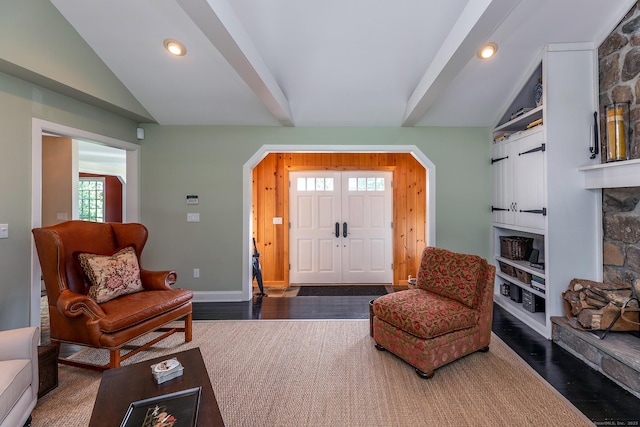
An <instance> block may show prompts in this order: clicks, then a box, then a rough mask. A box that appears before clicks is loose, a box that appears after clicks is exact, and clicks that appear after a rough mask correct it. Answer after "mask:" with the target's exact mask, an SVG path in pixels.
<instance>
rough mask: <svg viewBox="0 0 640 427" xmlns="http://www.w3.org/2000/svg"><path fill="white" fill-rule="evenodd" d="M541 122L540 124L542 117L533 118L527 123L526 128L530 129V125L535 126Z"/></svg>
mask: <svg viewBox="0 0 640 427" xmlns="http://www.w3.org/2000/svg"><path fill="white" fill-rule="evenodd" d="M541 124H542V119H538V120H534V121H532V122H531V123H529V124H528V125H527V129H531V128H532V127H535V126H538V125H541Z"/></svg>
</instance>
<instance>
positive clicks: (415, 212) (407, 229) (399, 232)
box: [252, 153, 427, 286]
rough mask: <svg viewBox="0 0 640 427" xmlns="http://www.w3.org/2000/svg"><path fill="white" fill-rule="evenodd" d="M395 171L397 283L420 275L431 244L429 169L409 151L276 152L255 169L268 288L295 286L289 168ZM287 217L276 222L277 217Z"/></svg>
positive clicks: (256, 232) (257, 231)
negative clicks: (428, 235)
mask: <svg viewBox="0 0 640 427" xmlns="http://www.w3.org/2000/svg"><path fill="white" fill-rule="evenodd" d="M291 170H391V171H393V224H394V228H393V258H394V259H393V262H394V272H393V283H394V284H396V285H398V284H406V282H407V277H408V276H409V275H411V276H416V275H417V272H418V271H417V270H418V266H419V263H420V256H421V254H422V250H423V249H424V247H425V245H426V241H427V240H426V194H427V192H426V188H427V173H426V170H425V168H424V167H423V166H422V165H421V164H420V163H418V161H417V160H416V159H415V158H414V157H413V156H411V155H410V154H406V153H379V154H378V153H271V154H269V155H267V156H266V157H265V158H264V160H263V161H262V162H261V163H260V164H259V165H258V166H256V167H255V168H254V170H253V200H252V203H253V206H252V208H253V212H252V218H253V237H254V238H255V239H256V243H257V246H258V252H260V255H261V256H260V265H261V267H262V274H263V280H264V284H265V286H288V284H289V229H288V223H289V211H288V201H289V184H288V179H289V171H291ZM274 217H280V218H282V222H283V223H282V225H274V224H273V218H274Z"/></svg>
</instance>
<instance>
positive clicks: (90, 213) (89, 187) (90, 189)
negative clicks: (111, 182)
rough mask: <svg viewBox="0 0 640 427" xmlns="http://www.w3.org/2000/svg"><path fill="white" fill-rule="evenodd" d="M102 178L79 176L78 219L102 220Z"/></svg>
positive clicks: (103, 190)
mask: <svg viewBox="0 0 640 427" xmlns="http://www.w3.org/2000/svg"><path fill="white" fill-rule="evenodd" d="M104 192H105V185H104V178H103V177H95V178H80V180H79V181H78V219H81V220H85V221H93V222H104Z"/></svg>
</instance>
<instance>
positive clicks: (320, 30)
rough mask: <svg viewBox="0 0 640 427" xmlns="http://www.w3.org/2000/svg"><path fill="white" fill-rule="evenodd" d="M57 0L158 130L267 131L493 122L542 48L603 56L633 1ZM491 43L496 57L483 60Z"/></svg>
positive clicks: (463, 124)
mask: <svg viewBox="0 0 640 427" xmlns="http://www.w3.org/2000/svg"><path fill="white" fill-rule="evenodd" d="M51 2H52V3H53V4H54V5H55V7H56V8H57V9H58V10H59V11H60V12H61V13H62V15H63V16H64V17H65V18H66V19H67V20H68V21H69V22H70V23H71V25H73V27H74V28H75V29H76V30H77V31H78V33H79V34H80V35H81V36H82V37H83V38H84V39H85V40H86V42H87V43H88V44H89V46H91V48H92V49H93V50H94V51H95V52H96V53H97V54H98V55H99V56H100V58H102V60H103V61H104V62H105V63H106V64H107V66H108V67H109V68H110V69H111V70H112V71H113V73H114V74H115V75H116V76H117V77H118V78H119V79H120V80H121V81H122V82H123V84H124V85H125V86H126V87H127V88H128V89H129V91H130V92H131V93H132V94H133V95H134V96H135V97H136V98H137V99H138V101H139V102H140V103H141V104H142V105H143V106H144V107H145V108H146V109H147V111H149V113H150V114H151V115H152V116H153V117H154V118H155V120H156V121H157V122H158V123H160V124H163V125H174V124H175V125H274V126H279V125H284V126H292V125H293V126H342V125H344V126H401V125H403V126H413V125H417V126H450V125H453V126H492V125H494V124H495V123H496V121H497V120H498V119H499V118H500V117H501V116H502V115H503V113H504V112H505V110H506V109H507V107H508V104H507V102H508V101H509V99H508V98H509V97H511V96H512V95H513V91H514V89H515V88H516V87H517V86H518V85H519V84H521V83H522V82H523V80H524V79H525V78H526V77H528V76H529V75H530V73H531V72H532V71H533V69H534V67H535V66H536V65H537V64H538V63H539V61H540V58H541V53H542V51H543V49H544V46H545V45H547V44H549V43H574V42H575V43H591V44H592V45H593V46H594V47H597V46H598V45H599V44H600V43H601V42H602V41H603V40H604V38H605V37H606V35H607V34H608V33H609V32H610V31H611V30H612V29H613V28H614V27H615V26H616V25H617V23H618V22H619V20H620V19H621V18H622V17H623V16H624V14H625V13H626V11H627V10H628V9H629V8H630V7H631V6H632V5H634V4H635V1H630V0H616V1H611V0H468V1H467V0H395V1H391V0H134V1H131V0H110V1H104V0H51ZM165 38H174V39H178V40H180V41H181V42H183V43H184V44H185V45H186V47H187V55H186V56H184V57H172V56H170V55H169V54H168V53H167V52H166V51H165V50H164V48H163V44H162V42H163V40H164V39H165ZM487 41H494V42H497V43H498V44H499V50H498V53H497V55H496V57H495V58H493V59H492V60H490V61H483V60H480V59H479V58H477V57H476V56H475V53H476V51H477V49H478V48H479V47H480V46H481V45H482V44H483V43H485V42H487Z"/></svg>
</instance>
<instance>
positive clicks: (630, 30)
mask: <svg viewBox="0 0 640 427" xmlns="http://www.w3.org/2000/svg"><path fill="white" fill-rule="evenodd" d="M639 7H640V6H639V5H638V4H636V5H635V6H634V7H633V8H631V10H630V11H629V13H628V14H627V15H626V16H625V17H624V18H623V19H622V20H621V22H620V24H619V25H618V27H616V29H614V31H613V32H612V33H611V34H610V35H609V37H608V38H607V39H606V40H605V41H604V42H603V43H602V45H601V46H600V48H599V49H598V60H599V84H600V117H601V120H600V129H603V128H604V127H603V126H604V121H603V120H602V116H603V113H602V112H603V111H604V106H605V105H607V104H609V103H611V102H614V101H615V102H627V101H630V102H631V118H630V120H631V123H630V133H631V136H630V141H631V144H630V150H629V152H630V160H628V161H622V162H616V163H609V164H602V165H596V166H589V167H585V168H582V169H581V171H582V172H584V174H585V188H587V189H592V190H589V191H594V190H593V189H602V235H603V240H602V259H603V281H604V282H624V283H630V284H632V285H633V286H635V288H636V290H637V291H640V160H639V159H640V137H639V135H640V9H639ZM600 143H601V150H600V152H601V154H602V155H603V158H602V161H603V162H604V161H605V158H604V153H605V151H604V143H605V139H604V132H601V133H600ZM567 285H568V284H567ZM552 322H553V341H554V342H555V343H557V344H559V345H560V346H561V347H563V348H565V349H566V350H568V351H569V352H570V353H572V354H574V355H575V356H577V357H578V358H579V359H581V360H583V361H584V362H585V363H587V365H589V366H591V367H592V368H594V369H596V370H598V371H600V372H602V373H603V374H604V375H606V376H607V377H609V378H611V379H612V380H613V381H615V382H616V383H618V384H619V385H620V386H622V387H623V388H625V389H626V390H628V391H629V392H631V393H633V394H634V395H635V396H636V397H638V398H640V333H638V332H631V333H629V332H609V333H608V334H607V335H606V337H605V338H604V339H600V338H599V336H598V335H596V334H595V333H591V332H587V331H581V330H577V329H574V328H572V327H571V326H569V324H568V320H567V319H566V318H561V317H557V318H552Z"/></svg>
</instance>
